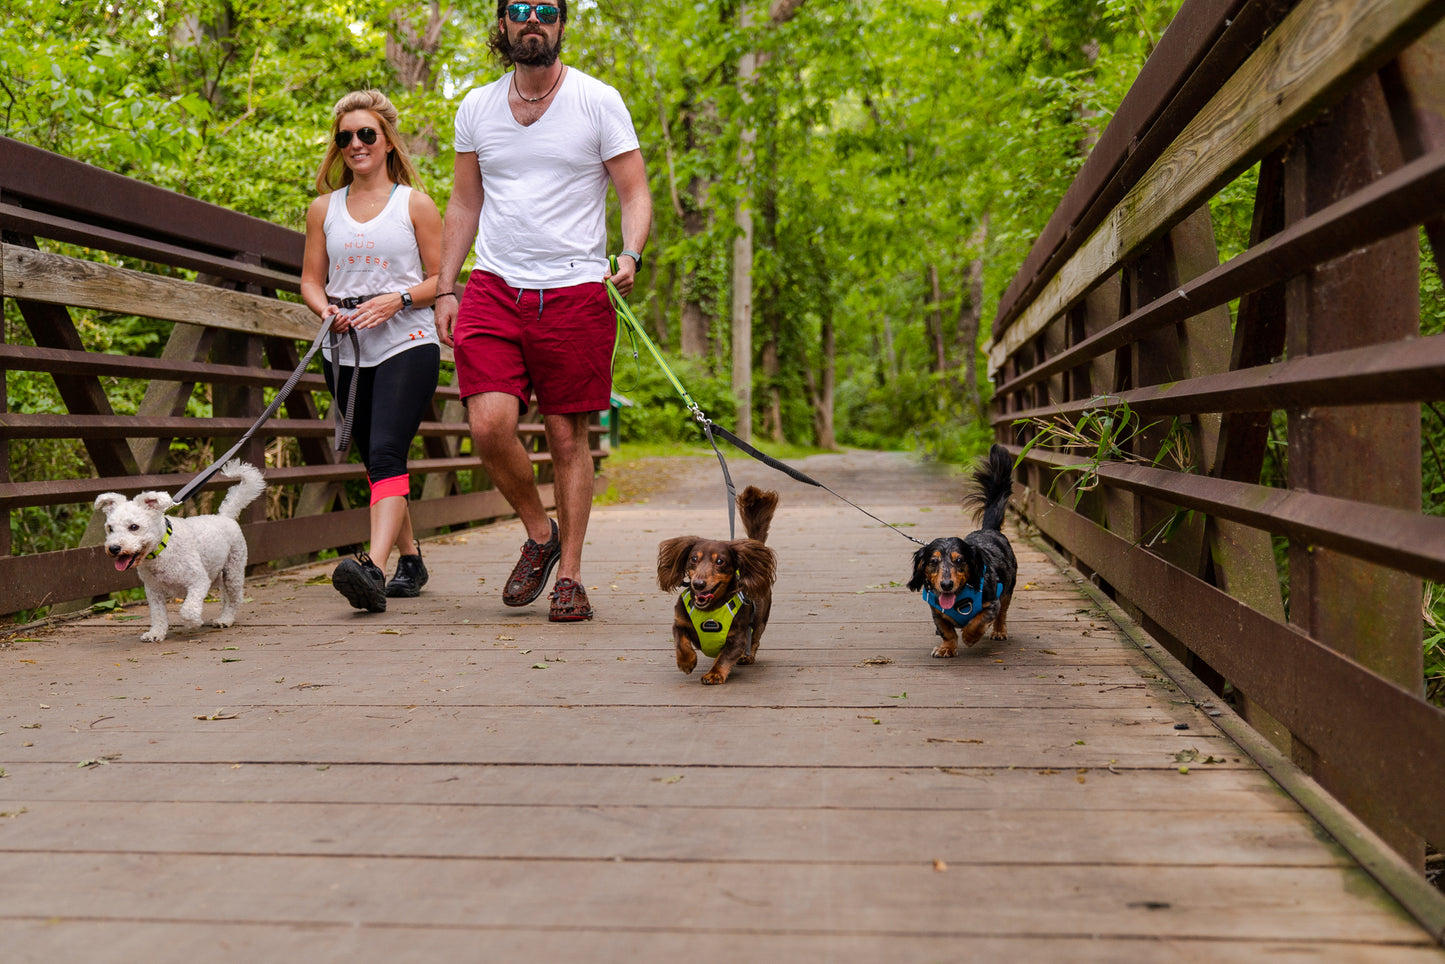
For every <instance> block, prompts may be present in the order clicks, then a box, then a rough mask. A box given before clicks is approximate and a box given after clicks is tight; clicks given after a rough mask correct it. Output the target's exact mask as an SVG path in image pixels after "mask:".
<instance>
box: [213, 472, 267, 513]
mask: <svg viewBox="0 0 1445 964" xmlns="http://www.w3.org/2000/svg"><path fill="white" fill-rule="evenodd" d="M221 474H222V475H224V476H226V477H227V478H231V479H240V480H241V481H240V482H239V483H237V484H236V485H233V486H231V489H230V491H228V492H227V493H226V497H225V498H224V499H222V500H221V507H220V508H219V509H217V510H216V515H223V516H225V517H226V518H227V519H235V518H237V517H239V516H240V515H241V510H242V509H244V508H246V506H248V505H250V504H251V503H252V502H255V501H256V497H257V496H259V495H260V494H261V493H262V492H265V491H266V477H265V476H264V475H262V474H261V470H260V469H258V468H256V467H255V466H254V465H251V464H250V463H248V462H242V461H241V460H240V459H232V460H231V461H229V462H227V463H226V464H225V465H223V466H221Z"/></svg>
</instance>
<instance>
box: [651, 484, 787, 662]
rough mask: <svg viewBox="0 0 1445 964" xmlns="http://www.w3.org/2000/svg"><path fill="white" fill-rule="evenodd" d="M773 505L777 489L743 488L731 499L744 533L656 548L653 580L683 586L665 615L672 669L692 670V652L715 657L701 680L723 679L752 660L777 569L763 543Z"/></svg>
mask: <svg viewBox="0 0 1445 964" xmlns="http://www.w3.org/2000/svg"><path fill="white" fill-rule="evenodd" d="M777 508H778V493H776V492H771V491H769V492H764V491H762V490H761V489H759V488H757V487H756V486H751V485H750V486H748V487H747V488H746V489H744V490H743V491H742V494H741V495H739V496H738V513H739V515H741V516H742V520H743V532H745V533H746V534H747V538H745V539H733V540H730V541H724V540H716V539H704V538H702V537H701V536H677V537H675V538H672V539H664V540H663V541H662V542H661V543H660V544H659V545H658V547H657V585H658V586H659V587H660V588H661V589H662V590H663V591H664V592H671V591H672V590H674V589H677V588H679V587H682V590H683V591H682V593H681V595H679V596H678V599H677V606H676V608H675V609H674V611H673V618H672V641H673V645H674V647H675V648H676V650H677V668H678V669H680V670H682V671H683V672H684V673H691V672H692V671H693V669H694V668H695V667H696V666H697V651H698V650H702V652H703V653H704V654H705V655H707V656H715V657H717V661H716V662H714V663H713V664H712V669H710V670H708V671H707V672H706V673H704V674H703V677H702V681H703V682H704V683H708V684H715V683H725V682H727V678H728V674H729V673H731V672H732V670H733V667H734V666H739V665H741V666H746V665H748V664H749V663H751V662H753V661H754V660H755V659H757V655H758V644H759V643H760V642H762V638H763V630H764V629H766V628H767V626H768V614H769V613H770V612H771V611H772V608H773V581H774V580H775V579H776V578H777V569H778V563H777V557H776V556H775V555H774V553H773V550H771V549H769V548H768V547H767V546H766V545H764V544H763V543H764V542H766V541H767V538H768V528H769V527H770V526H771V525H772V522H773V513H774V512H775V511H777Z"/></svg>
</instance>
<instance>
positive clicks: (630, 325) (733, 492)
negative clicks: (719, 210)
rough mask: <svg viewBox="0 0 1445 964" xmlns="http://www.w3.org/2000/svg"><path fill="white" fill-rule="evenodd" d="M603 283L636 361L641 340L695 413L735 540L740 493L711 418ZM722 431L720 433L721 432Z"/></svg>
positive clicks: (612, 288)
mask: <svg viewBox="0 0 1445 964" xmlns="http://www.w3.org/2000/svg"><path fill="white" fill-rule="evenodd" d="M608 261H609V262H610V264H611V267H612V272H613V273H614V274H616V273H617V256H616V255H613V256H612V257H610V258H608ZM604 284H606V285H607V297H609V298H611V299H612V307H614V308H616V309H617V318H618V320H619V321H620V322H621V323H622V325H623V327H625V328H626V329H627V330H628V331H629V332H630V334H631V336H632V359H633V361H636V360H637V340H638V339H639V338H640V339H642V343H643V344H644V345H646V346H647V350H648V351H649V352H651V353H652V357H653V358H654V359H655V360H656V361H657V364H658V366H659V367H661V368H662V373H663V374H664V375H666V376H667V380H668V381H670V382H672V387H673V388H675V389H677V394H679V395H681V396H682V400H683V401H684V402H685V403H686V404H687V408H688V411H690V412H692V417H693V418H694V419H695V420H696V421H697V423H698V424H699V425H701V426H702V431H703V434H704V435H706V436H707V443H708V444H709V445H711V446H712V450H713V454H715V455H716V456H717V464H718V465H720V466H721V467H722V474H723V484H724V485H725V486H727V493H728V498H727V502H728V538H729V539H736V538H737V501H738V492H737V488H736V487H735V486H734V485H733V477H732V473H730V472H728V463H727V460H726V459H724V458H723V454H722V451H721V450H720V449H719V448H718V447H717V442H716V441H715V440H714V439H713V437H712V430H713V422H712V419H710V418H708V417H707V415H705V414H704V413H703V410H702V409H700V408H698V405H697V402H694V401H693V400H692V396H691V395H689V394H688V393H687V389H686V388H683V387H682V382H680V381H678V379H677V376H676V375H674V374H673V372H672V369H671V368H670V367H668V364H667V359H666V358H663V357H662V352H661V351H660V350H659V349H658V347H657V346H656V345H655V344H653V342H652V339H651V338H649V337H648V336H647V330H646V329H644V328H643V327H642V322H640V321H638V320H637V316H636V315H634V314H633V313H632V308H631V307H630V306H629V305H628V304H627V301H626V299H624V298H623V297H622V293H621V292H619V291H618V290H617V286H616V285H615V284H613V283H612V281H611V279H608V280H607V281H606V282H604ZM719 430H720V431H721V429H719Z"/></svg>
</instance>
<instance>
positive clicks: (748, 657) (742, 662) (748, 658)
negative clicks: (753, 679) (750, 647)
mask: <svg viewBox="0 0 1445 964" xmlns="http://www.w3.org/2000/svg"><path fill="white" fill-rule="evenodd" d="M756 660H757V657H756V656H754V655H753V654H752V653H743V654H742V655H741V656H739V657H738V665H739V666H751V665H753V663H754V662H755V661H756Z"/></svg>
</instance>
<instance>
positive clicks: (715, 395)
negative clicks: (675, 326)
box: [612, 337, 737, 442]
mask: <svg viewBox="0 0 1445 964" xmlns="http://www.w3.org/2000/svg"><path fill="white" fill-rule="evenodd" d="M630 356H631V347H630V344H629V342H628V341H627V339H626V338H625V337H624V338H623V339H622V341H621V344H620V345H619V346H618V351H617V354H616V356H615V360H614V363H613V369H612V384H613V390H614V391H615V392H617V393H618V394H619V395H622V396H624V397H626V398H627V400H628V401H629V402H631V403H632V407H631V408H624V409H623V410H622V440H623V441H624V442H683V441H691V440H693V439H695V438H696V437H697V436H698V434H699V433H700V432H701V428H699V426H698V424H697V422H696V421H695V420H694V418H693V416H692V412H690V411H689V410H688V407H687V403H686V402H684V401H683V400H682V397H681V396H680V395H679V394H678V392H677V389H676V388H674V387H673V385H672V382H670V381H668V378H667V376H666V375H665V374H664V373H663V371H662V369H661V368H660V367H658V365H657V361H656V359H654V358H652V356H651V355H650V354H648V352H647V350H646V349H645V348H641V346H639V351H638V357H637V360H636V361H634V360H633V359H632V358H631V357H630ZM667 364H668V365H669V366H670V367H671V368H672V371H673V373H674V374H675V375H676V376H677V379H678V381H680V382H681V383H682V387H683V388H685V389H687V392H688V394H689V395H691V396H692V399H693V401H694V402H696V403H697V405H698V407H699V408H701V409H702V411H703V413H704V414H706V415H707V417H708V418H710V419H712V420H713V421H714V422H717V423H718V424H720V425H722V426H723V427H724V428H732V427H733V425H734V424H735V423H736V421H737V400H736V399H735V398H734V397H733V393H732V385H731V384H730V383H729V381H728V379H727V378H725V377H723V376H721V375H718V374H717V373H715V372H713V371H711V370H710V369H709V368H708V367H707V366H706V365H705V364H704V363H702V362H699V361H695V360H692V359H685V358H682V359H673V358H669V359H668V361H667Z"/></svg>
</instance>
